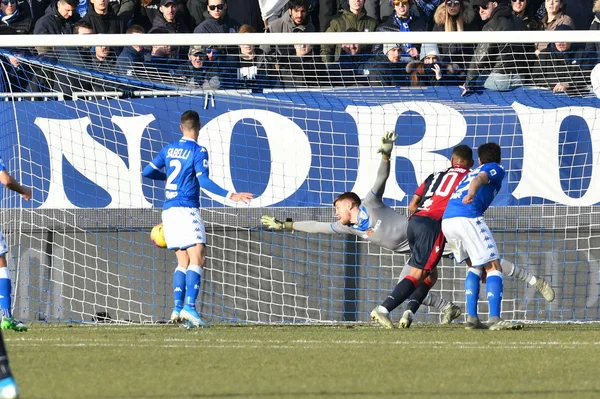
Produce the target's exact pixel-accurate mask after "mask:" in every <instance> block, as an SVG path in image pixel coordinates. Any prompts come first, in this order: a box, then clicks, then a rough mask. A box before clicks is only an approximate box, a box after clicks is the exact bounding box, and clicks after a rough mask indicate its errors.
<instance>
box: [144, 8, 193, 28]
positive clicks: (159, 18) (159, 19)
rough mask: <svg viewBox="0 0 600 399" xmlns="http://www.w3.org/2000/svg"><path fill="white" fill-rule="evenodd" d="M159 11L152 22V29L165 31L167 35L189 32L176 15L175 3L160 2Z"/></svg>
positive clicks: (181, 19) (183, 22)
mask: <svg viewBox="0 0 600 399" xmlns="http://www.w3.org/2000/svg"><path fill="white" fill-rule="evenodd" d="M159 11H160V12H159V13H158V14H156V15H155V16H154V20H153V21H152V29H157V28H160V29H166V30H168V31H169V33H189V32H190V30H189V28H188V26H187V25H186V23H185V21H184V20H183V18H182V17H180V16H179V15H177V2H176V1H175V0H160V8H159Z"/></svg>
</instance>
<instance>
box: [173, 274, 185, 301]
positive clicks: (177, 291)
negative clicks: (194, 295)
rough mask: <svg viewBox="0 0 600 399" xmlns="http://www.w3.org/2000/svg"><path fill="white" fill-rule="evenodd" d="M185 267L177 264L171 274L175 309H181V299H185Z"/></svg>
mask: <svg viewBox="0 0 600 399" xmlns="http://www.w3.org/2000/svg"><path fill="white" fill-rule="evenodd" d="M186 271H187V270H186V269H184V268H183V267H181V266H177V268H176V269H175V273H174V274H173V299H174V301H175V309H176V310H181V309H182V308H183V301H184V300H185V275H186V274H187V273H186Z"/></svg>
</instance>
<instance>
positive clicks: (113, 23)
mask: <svg viewBox="0 0 600 399" xmlns="http://www.w3.org/2000/svg"><path fill="white" fill-rule="evenodd" d="M82 20H83V21H86V22H87V23H88V24H90V26H91V27H92V29H93V30H94V32H96V33H98V34H108V33H125V29H126V23H125V21H124V20H122V19H121V18H119V17H118V16H117V14H115V12H114V11H113V9H112V7H111V5H110V2H109V0H90V7H88V11H87V14H85V17H83V18H82Z"/></svg>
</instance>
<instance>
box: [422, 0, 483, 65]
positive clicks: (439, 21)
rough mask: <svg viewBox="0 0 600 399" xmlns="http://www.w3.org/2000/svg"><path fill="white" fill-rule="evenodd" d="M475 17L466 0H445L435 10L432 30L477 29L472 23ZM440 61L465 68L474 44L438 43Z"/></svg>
mask: <svg viewBox="0 0 600 399" xmlns="http://www.w3.org/2000/svg"><path fill="white" fill-rule="evenodd" d="M474 18H475V12H474V11H473V6H472V5H471V3H470V2H469V1H468V0H447V1H446V2H444V3H442V4H440V5H439V6H438V8H437V10H436V11H435V16H434V22H435V25H434V26H433V31H434V32H464V31H471V30H477V29H476V27H475V26H474V25H473V24H472V23H473V19H474ZM438 48H439V50H440V54H441V58H442V59H441V61H442V62H443V63H444V64H452V65H453V66H454V68H455V69H457V70H458V69H462V70H466V66H467V63H468V62H469V61H470V60H471V57H472V55H473V49H474V46H473V44H471V43H439V44H438Z"/></svg>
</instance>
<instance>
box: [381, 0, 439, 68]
mask: <svg viewBox="0 0 600 399" xmlns="http://www.w3.org/2000/svg"><path fill="white" fill-rule="evenodd" d="M410 4H411V3H410V0H406V1H394V12H393V14H392V15H390V16H389V17H388V18H387V19H386V20H385V21H383V22H382V23H381V24H380V25H379V26H378V27H377V29H376V30H377V32H421V31H425V30H426V29H427V24H426V23H425V20H423V19H421V18H419V17H418V16H417V15H414V14H413V12H412V11H411V7H410ZM398 48H399V49H400V51H401V54H400V58H401V61H402V62H404V63H408V62H410V61H413V60H417V59H418V58H419V52H420V51H421V45H420V44H411V43H398ZM381 49H382V45H381V44H376V45H374V46H373V53H374V54H379V53H381Z"/></svg>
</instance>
